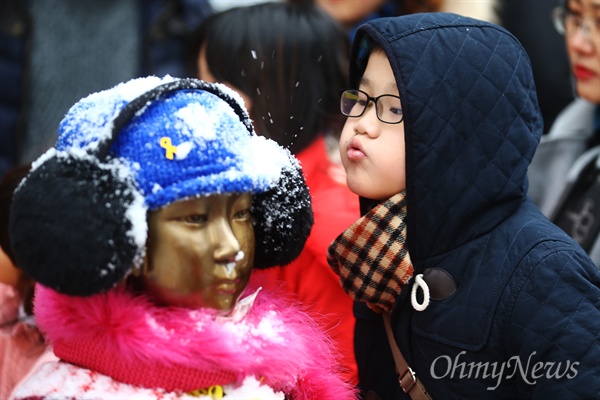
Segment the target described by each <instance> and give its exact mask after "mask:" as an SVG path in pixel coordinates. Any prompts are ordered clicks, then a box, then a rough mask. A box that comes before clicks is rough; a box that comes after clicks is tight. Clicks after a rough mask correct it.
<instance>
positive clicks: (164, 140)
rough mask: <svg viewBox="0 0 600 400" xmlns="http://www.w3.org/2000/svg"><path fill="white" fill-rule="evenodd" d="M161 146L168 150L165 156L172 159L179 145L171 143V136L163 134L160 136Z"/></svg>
mask: <svg viewBox="0 0 600 400" xmlns="http://www.w3.org/2000/svg"><path fill="white" fill-rule="evenodd" d="M160 147H162V148H163V149H165V150H166V154H165V157H167V159H169V160H172V159H173V157H174V155H175V153H177V146H173V145H172V144H171V138H170V137H167V136H163V137H161V138H160Z"/></svg>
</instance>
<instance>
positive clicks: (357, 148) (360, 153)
mask: <svg viewBox="0 0 600 400" xmlns="http://www.w3.org/2000/svg"><path fill="white" fill-rule="evenodd" d="M346 157H347V158H348V160H350V161H354V160H359V159H362V158H366V157H367V155H366V153H365V151H364V149H363V147H362V144H361V143H360V140H358V139H357V138H356V137H354V138H352V140H350V142H349V143H348V146H347V147H346Z"/></svg>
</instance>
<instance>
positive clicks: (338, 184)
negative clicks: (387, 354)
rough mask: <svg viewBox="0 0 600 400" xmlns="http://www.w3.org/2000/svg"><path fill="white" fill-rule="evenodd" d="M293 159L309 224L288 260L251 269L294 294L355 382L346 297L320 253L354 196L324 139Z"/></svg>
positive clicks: (352, 215)
mask: <svg viewBox="0 0 600 400" xmlns="http://www.w3.org/2000/svg"><path fill="white" fill-rule="evenodd" d="M297 158H298V159H299V160H300V163H301V165H302V170H303V172H304V177H305V179H306V183H307V185H308V188H309V190H310V194H311V197H312V204H313V212H314V218H315V223H314V226H313V229H312V231H311V234H310V236H309V237H308V240H307V242H306V245H305V247H304V250H303V251H302V253H301V254H300V256H299V257H298V258H297V259H296V260H295V261H294V262H293V263H291V264H289V265H287V266H285V268H271V269H269V270H265V271H255V273H257V274H258V275H260V276H262V277H267V278H268V279H267V280H268V281H269V282H271V283H273V284H274V285H283V287H284V288H286V289H287V290H289V291H290V292H292V293H295V294H296V295H297V296H298V297H299V300H300V301H301V302H302V303H303V304H304V305H305V306H306V307H308V311H309V313H310V314H311V316H312V317H313V318H314V319H315V320H316V321H317V322H320V323H321V324H322V326H323V327H324V329H326V330H327V332H329V333H330V336H331V338H332V339H333V341H334V343H335V344H336V345H337V348H338V349H337V350H338V351H339V352H340V354H341V363H342V366H343V367H344V368H347V369H348V373H347V375H346V376H347V379H348V381H349V382H351V383H354V384H356V383H357V382H358V372H357V366H356V360H355V358H354V322H355V320H354V315H353V313H352V300H351V299H350V297H348V295H347V294H346V293H345V292H344V291H343V290H342V287H341V285H340V281H339V277H338V276H337V275H336V274H335V273H334V272H333V271H332V270H331V268H330V267H329V265H328V264H327V260H326V257H325V254H326V251H327V247H328V246H329V244H330V243H331V242H332V241H333V240H334V239H335V238H336V237H337V236H338V235H339V234H340V233H342V232H343V231H344V230H345V229H346V228H348V227H349V226H350V225H352V223H354V222H355V221H356V220H357V219H358V218H359V217H360V211H359V205H358V196H357V195H355V194H354V193H352V192H351V191H350V190H349V189H348V187H347V186H346V184H345V177H344V170H343V168H342V166H341V165H337V164H335V163H333V162H332V161H330V159H329V157H328V155H327V149H326V144H325V140H324V138H322V137H321V138H319V139H317V140H316V141H315V142H314V143H313V144H312V145H310V146H309V147H308V148H307V149H305V150H304V151H302V152H301V153H300V154H298V155H297Z"/></svg>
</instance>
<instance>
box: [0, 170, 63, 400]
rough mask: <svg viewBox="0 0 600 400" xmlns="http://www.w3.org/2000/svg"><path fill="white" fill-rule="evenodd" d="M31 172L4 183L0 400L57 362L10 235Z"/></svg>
mask: <svg viewBox="0 0 600 400" xmlns="http://www.w3.org/2000/svg"><path fill="white" fill-rule="evenodd" d="M29 169H30V166H29V165H23V166H19V167H14V168H11V169H10V170H9V171H8V172H7V173H6V174H5V175H4V176H3V177H2V179H0V400H6V399H7V398H8V396H9V394H10V393H11V391H12V390H13V388H15V387H16V386H17V385H18V384H19V382H20V381H22V380H23V379H25V378H26V377H27V376H28V375H29V374H30V373H31V372H32V371H33V370H34V369H35V368H36V367H37V365H39V364H40V363H41V362H42V361H45V360H50V359H54V356H53V355H52V353H51V352H46V349H47V347H48V344H47V343H46V341H45V340H44V337H43V336H42V334H41V333H40V331H39V329H38V327H37V325H36V324H35V321H34V318H33V287H34V284H35V282H34V281H33V279H31V277H30V276H29V275H28V274H27V273H26V272H25V271H23V270H22V269H20V268H18V266H17V262H16V260H15V256H14V253H13V251H12V248H11V245H10V237H9V231H8V221H9V217H10V206H11V204H12V196H13V192H14V190H15V188H16V187H17V185H18V184H19V182H21V179H23V178H24V177H25V176H26V175H27V172H29Z"/></svg>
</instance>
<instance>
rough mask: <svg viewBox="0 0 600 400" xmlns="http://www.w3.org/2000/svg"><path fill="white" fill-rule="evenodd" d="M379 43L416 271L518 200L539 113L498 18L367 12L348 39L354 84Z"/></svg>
mask: <svg viewBox="0 0 600 400" xmlns="http://www.w3.org/2000/svg"><path fill="white" fill-rule="evenodd" d="M375 44H376V45H378V46H380V47H381V48H382V49H383V50H384V52H385V53H386V55H387V57H388V59H389V61H390V64H391V67H392V70H393V72H394V75H395V79H396V82H397V85H398V90H399V93H400V99H401V102H402V108H403V112H404V130H405V141H406V174H407V176H406V185H407V186H406V193H407V208H408V215H407V229H408V232H407V238H408V244H409V249H410V250H409V251H410V254H411V259H412V260H413V262H414V263H415V270H417V271H419V270H421V269H422V265H423V260H424V259H425V258H426V257H432V256H436V255H439V254H443V253H445V252H448V251H450V250H452V249H454V248H456V247H458V246H461V245H462V244H464V243H466V242H468V241H470V240H473V239H474V238H477V237H479V236H481V235H483V234H485V233H486V232H489V231H490V230H491V229H492V228H494V227H495V226H496V225H498V224H499V223H500V222H501V221H503V220H504V219H505V218H506V217H507V216H509V215H510V214H511V213H513V212H514V211H515V210H516V209H517V207H519V205H520V204H521V203H522V202H523V201H524V199H525V197H526V192H527V180H526V173H527V167H528V165H529V163H530V161H531V158H532V157H533V154H534V152H535V149H536V147H537V144H538V142H539V139H540V136H541V133H542V129H543V128H542V117H541V114H540V111H539V107H538V102H537V97H536V90H535V85H534V80H533V74H532V71H531V65H530V61H529V58H528V56H527V54H526V52H525V50H524V49H523V48H522V46H521V45H520V43H519V42H518V40H517V39H516V38H515V37H514V36H513V35H512V34H510V33H509V32H508V31H506V30H505V29H503V28H501V27H499V26H496V25H493V24H490V23H487V22H483V21H479V20H475V19H471V18H467V17H463V16H459V15H455V14H450V13H423V14H411V15H406V16H402V17H395V18H381V19H377V20H373V21H371V22H369V23H367V24H365V25H362V26H361V28H360V29H359V31H358V33H357V36H356V39H355V41H354V44H353V48H352V56H351V66H350V83H351V85H352V86H353V87H358V82H359V79H360V77H361V76H362V74H363V72H364V69H365V67H366V62H367V60H368V56H369V52H370V50H371V49H372V48H373V46H374V45H375ZM363 204H364V203H363Z"/></svg>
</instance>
